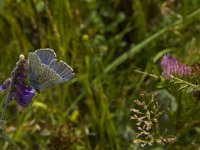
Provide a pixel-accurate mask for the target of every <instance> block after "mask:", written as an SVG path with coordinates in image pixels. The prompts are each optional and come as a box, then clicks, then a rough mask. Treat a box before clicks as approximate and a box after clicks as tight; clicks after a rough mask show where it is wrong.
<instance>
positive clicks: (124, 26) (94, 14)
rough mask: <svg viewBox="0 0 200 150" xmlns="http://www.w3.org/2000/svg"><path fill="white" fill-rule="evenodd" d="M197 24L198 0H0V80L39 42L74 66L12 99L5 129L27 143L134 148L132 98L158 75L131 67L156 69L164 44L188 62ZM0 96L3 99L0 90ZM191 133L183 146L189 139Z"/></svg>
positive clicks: (91, 149) (194, 54)
mask: <svg viewBox="0 0 200 150" xmlns="http://www.w3.org/2000/svg"><path fill="white" fill-rule="evenodd" d="M199 31H200V1H199V0H182V1H178V0H147V1H141V0H106V1H105V0H102V1H101V0H74V1H72V0H71V1H69V0H58V1H53V0H0V74H1V81H2V82H3V80H4V79H6V78H7V77H9V76H10V74H11V71H12V69H13V68H14V67H15V63H16V62H17V61H18V58H19V55H20V54H24V55H25V56H26V57H27V55H28V53H29V52H30V51H35V50H36V49H39V48H46V47H49V48H52V49H54V50H55V52H56V53H57V57H58V59H62V60H64V61H65V62H67V63H68V64H69V65H70V66H72V68H73V69H74V72H75V74H76V75H75V78H73V79H72V80H70V81H68V82H66V83H64V84H62V85H59V86H57V87H54V88H52V89H48V90H44V91H42V92H41V93H39V94H38V95H37V96H36V98H35V99H34V102H33V104H32V106H31V107H29V108H26V109H25V110H24V109H21V108H19V106H18V105H16V102H15V101H13V102H12V103H11V104H10V106H9V110H8V119H7V121H6V124H5V129H6V131H7V133H8V134H9V136H10V137H11V138H12V139H13V140H14V141H15V142H16V143H17V144H18V145H19V146H20V147H21V148H22V149H26V150H34V149H41V150H43V149H44V150H46V149H50V150H65V149H69V150H134V149H137V145H135V144H133V143H132V140H133V126H134V124H133V123H132V121H131V120H130V109H131V108H132V106H133V99H136V98H137V95H138V94H140V92H141V91H143V90H145V91H148V92H152V91H155V90H156V84H157V83H158V81H157V80H154V79H152V78H149V77H145V76H142V75H141V74H137V73H135V72H134V69H138V68H141V69H142V70H146V71H150V72H151V73H154V74H157V75H159V74H160V71H159V61H160V58H161V56H162V55H163V54H165V53H167V52H170V51H173V53H175V54H176V55H177V56H178V57H179V58H184V60H185V61H186V62H188V63H193V62H194V61H195V60H198V58H199V56H200V53H199V52H200V51H199V46H200V45H199V43H200V34H199ZM155 66H157V67H155ZM0 96H1V99H2V101H3V99H4V97H5V92H3V93H2V94H1V95H0ZM188 138H189V137H188ZM191 141H192V139H190V138H189V139H188V140H187V142H186V143H185V148H188V149H190V148H194V147H196V146H191ZM0 144H1V146H0V147H2V149H6V148H8V149H9V146H8V144H7V143H5V142H4V141H1V142H0ZM198 144H199V143H198ZM181 146H182V145H181V144H180V143H176V149H183V147H181ZM0 149H1V148H0ZM174 149H175V148H174Z"/></svg>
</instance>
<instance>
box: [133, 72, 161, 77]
mask: <svg viewBox="0 0 200 150" xmlns="http://www.w3.org/2000/svg"><path fill="white" fill-rule="evenodd" d="M134 72H136V73H141V74H144V75H148V76H150V77H153V78H155V79H159V77H158V76H156V75H154V74H151V73H148V72H144V71H140V70H134Z"/></svg>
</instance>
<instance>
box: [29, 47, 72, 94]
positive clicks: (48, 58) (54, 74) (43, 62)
mask: <svg viewBox="0 0 200 150" xmlns="http://www.w3.org/2000/svg"><path fill="white" fill-rule="evenodd" d="M28 59H29V80H30V84H31V86H32V87H33V88H34V89H36V90H37V91H39V90H40V89H46V88H50V87H53V86H55V85H58V84H60V83H63V82H65V81H68V80H70V79H71V78H72V77H73V76H74V73H73V69H72V68H71V67H70V66H69V65H68V64H67V63H65V62H64V61H58V60H57V59H56V54H55V52H54V51H53V50H52V49H48V48H47V49H39V50H36V51H35V52H34V53H32V52H31V53H29V55H28Z"/></svg>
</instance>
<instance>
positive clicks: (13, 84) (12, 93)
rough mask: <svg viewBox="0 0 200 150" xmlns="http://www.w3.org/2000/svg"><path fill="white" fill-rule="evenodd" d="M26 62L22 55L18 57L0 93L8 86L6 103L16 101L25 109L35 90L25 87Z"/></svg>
mask: <svg viewBox="0 0 200 150" xmlns="http://www.w3.org/2000/svg"><path fill="white" fill-rule="evenodd" d="M27 70H28V62H27V60H26V59H25V57H24V55H20V59H19V61H18V62H17V63H16V67H15V68H14V70H13V71H12V77H11V78H9V79H7V80H6V81H5V82H4V83H3V84H2V85H1V86H0V91H1V90H4V89H6V88H7V87H8V86H9V85H10V90H9V95H8V97H9V98H8V101H10V100H12V99H16V100H17V102H18V103H19V104H20V105H21V106H22V107H26V106H28V104H29V103H30V102H31V100H32V98H33V96H34V94H35V90H34V89H32V88H31V87H29V86H28V85H26V83H25V80H26V78H27Z"/></svg>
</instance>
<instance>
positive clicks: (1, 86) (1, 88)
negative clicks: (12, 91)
mask: <svg viewBox="0 0 200 150" xmlns="http://www.w3.org/2000/svg"><path fill="white" fill-rule="evenodd" d="M10 83H11V78H8V79H7V80H6V81H5V82H4V83H3V84H2V85H0V91H2V90H5V89H6V88H8V87H9V85H10Z"/></svg>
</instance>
